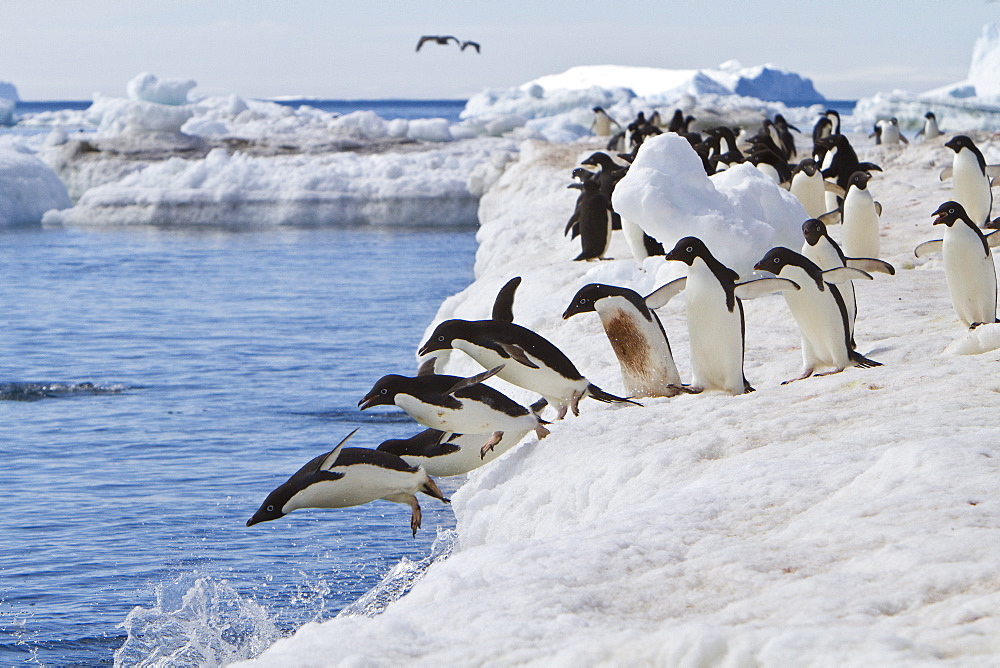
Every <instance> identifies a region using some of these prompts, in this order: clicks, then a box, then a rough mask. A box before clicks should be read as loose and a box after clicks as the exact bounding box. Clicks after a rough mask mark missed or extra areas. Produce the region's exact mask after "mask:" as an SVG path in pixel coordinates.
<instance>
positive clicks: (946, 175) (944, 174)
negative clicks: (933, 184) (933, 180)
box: [938, 167, 953, 181]
mask: <svg viewBox="0 0 1000 668" xmlns="http://www.w3.org/2000/svg"><path fill="white" fill-rule="evenodd" d="M952 171H953V170H952V168H951V167H945V168H944V169H942V170H941V175H940V176H939V177H938V178H939V179H941V180H942V181H947V180H948V179H950V178H951V174H952Z"/></svg>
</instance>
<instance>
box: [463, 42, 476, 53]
mask: <svg viewBox="0 0 1000 668" xmlns="http://www.w3.org/2000/svg"><path fill="white" fill-rule="evenodd" d="M467 46H471V47H472V48H473V49H475V50H476V53H479V42H472V41H469V40H466V41H464V42H462V51H465V47H467Z"/></svg>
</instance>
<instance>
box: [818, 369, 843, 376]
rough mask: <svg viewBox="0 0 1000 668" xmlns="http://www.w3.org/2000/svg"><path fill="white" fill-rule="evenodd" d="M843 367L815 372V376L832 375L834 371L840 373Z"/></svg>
mask: <svg viewBox="0 0 1000 668" xmlns="http://www.w3.org/2000/svg"><path fill="white" fill-rule="evenodd" d="M841 371H843V369H834V370H833V371H824V372H823V373H817V374H815V375H816V376H832V375H833V374H835V373H840V372H841Z"/></svg>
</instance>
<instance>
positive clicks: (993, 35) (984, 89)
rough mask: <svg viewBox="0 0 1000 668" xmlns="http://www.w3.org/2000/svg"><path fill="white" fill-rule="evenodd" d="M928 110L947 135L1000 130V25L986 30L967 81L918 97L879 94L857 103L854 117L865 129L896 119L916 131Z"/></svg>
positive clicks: (900, 93)
mask: <svg viewBox="0 0 1000 668" xmlns="http://www.w3.org/2000/svg"><path fill="white" fill-rule="evenodd" d="M928 111H933V112H934V113H935V114H936V115H937V118H938V124H939V125H940V127H941V129H942V130H943V131H945V132H952V133H957V132H969V131H971V130H993V131H997V130H1000V24H996V23H991V24H987V25H985V26H984V27H983V32H982V34H981V35H980V37H979V38H978V39H977V40H976V43H975V46H974V47H973V49H972V62H971V63H970V65H969V74H968V76H967V77H966V78H965V80H963V81H959V82H957V83H953V84H949V85H947V86H943V87H941V88H935V89H934V90H930V91H927V92H925V93H921V94H919V95H913V94H911V93H908V92H906V91H899V90H897V91H892V92H884V93H878V94H876V95H874V96H872V97H868V98H863V99H861V100H858V104H857V106H856V107H855V109H854V116H855V119H856V120H859V121H861V122H862V123H863V124H864V125H865V126H870V125H871V124H873V123H874V122H875V121H877V120H879V119H882V118H891V117H893V116H895V117H896V118H898V119H899V122H900V125H901V126H902V127H903V128H905V129H910V130H915V129H917V128H919V127H922V126H923V116H924V114H925V113H927V112H928Z"/></svg>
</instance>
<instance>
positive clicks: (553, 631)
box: [246, 137, 1000, 666]
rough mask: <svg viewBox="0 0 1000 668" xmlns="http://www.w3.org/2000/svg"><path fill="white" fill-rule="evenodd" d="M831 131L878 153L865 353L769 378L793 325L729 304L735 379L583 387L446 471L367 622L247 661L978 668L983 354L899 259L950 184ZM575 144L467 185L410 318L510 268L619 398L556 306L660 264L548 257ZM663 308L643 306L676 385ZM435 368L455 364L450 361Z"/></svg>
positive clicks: (602, 365) (540, 149)
mask: <svg viewBox="0 0 1000 668" xmlns="http://www.w3.org/2000/svg"><path fill="white" fill-rule="evenodd" d="M854 139H855V146H857V147H858V148H859V154H860V158H861V159H862V160H872V161H874V162H878V163H879V164H881V165H882V166H883V168H884V169H885V172H884V174H881V175H878V176H876V178H875V179H874V180H873V181H872V183H871V184H870V186H869V187H870V188H871V189H872V191H873V194H874V195H875V197H876V198H877V199H878V200H880V201H881V202H882V204H883V205H884V210H883V216H882V227H883V230H882V231H883V239H882V248H883V249H884V252H885V254H886V255H885V259H887V260H889V261H890V262H892V263H893V264H894V265H895V266H896V267H897V269H898V273H897V275H896V276H894V277H889V276H878V277H876V280H874V281H870V282H869V281H866V282H864V283H863V284H859V285H858V286H857V291H858V306H859V313H858V321H857V338H858V341H859V344H860V350H861V351H862V352H863V353H864V354H866V355H869V356H871V357H872V358H874V359H877V360H879V361H882V362H884V363H885V366H884V367H879V368H875V369H856V368H852V369H848V370H846V371H844V372H843V373H841V374H837V375H832V376H826V377H818V378H810V379H807V380H803V381H799V382H796V383H792V384H790V385H786V386H783V385H781V384H780V382H781V381H782V380H786V379H788V378H790V377H792V376H793V375H795V374H796V373H797V371H798V368H799V365H800V363H801V362H800V352H799V345H800V343H799V336H798V331H797V328H796V326H795V324H794V321H793V320H792V317H791V315H790V314H789V312H788V309H787V307H786V305H785V303H784V300H783V299H782V298H781V297H780V296H773V297H766V298H761V299H757V300H754V301H750V302H746V303H745V307H746V318H747V326H746V344H747V351H746V375H747V377H748V378H749V380H750V381H751V383H753V385H754V386H755V387H757V391H756V392H754V393H752V394H748V395H743V396H738V397H730V396H726V395H723V394H721V393H706V394H702V395H698V396H687V395H681V396H679V397H675V398H671V399H653V400H647V401H645V402H644V403H645V404H646V405H645V406H644V407H642V408H639V407H631V406H609V405H604V404H598V403H597V402H594V401H585V402H584V403H583V405H582V406H581V415H580V416H579V417H576V418H574V417H569V418H567V419H565V420H563V421H561V422H558V423H556V424H554V425H552V434H551V436H549V437H548V438H546V439H545V440H544V441H541V442H538V441H536V440H535V439H534V438H533V437H532V438H529V439H528V441H527V442H526V443H524V444H522V445H521V446H520V447H518V448H515V449H514V450H513V451H511V452H509V453H508V454H507V455H505V456H504V457H502V458H500V459H498V460H497V461H496V462H494V463H492V464H491V465H489V466H487V467H484V468H482V469H479V470H478V471H475V472H473V474H471V475H470V476H469V478H468V481H467V482H466V483H465V485H464V486H463V487H462V488H461V489H460V490H459V491H458V492H457V493H456V494H455V495H454V497H453V507H454V509H455V514H456V517H457V531H458V541H457V544H456V546H455V548H454V552H453V554H452V556H451V557H449V558H448V559H447V560H444V561H438V562H436V563H434V564H433V565H431V567H430V568H429V569H428V571H427V573H426V575H425V576H424V578H423V579H422V580H421V581H420V582H418V583H416V585H415V586H414V587H413V588H412V590H411V591H410V593H409V594H407V595H406V596H404V597H403V598H401V599H400V600H398V601H396V602H394V603H392V604H390V605H389V606H388V607H387V609H386V610H385V612H384V613H382V614H381V615H379V616H375V617H341V618H337V619H334V620H331V621H328V622H325V623H322V624H308V625H306V626H304V627H302V628H301V629H299V631H298V632H297V633H296V634H295V635H294V636H292V637H290V638H288V639H285V640H281V641H279V642H278V643H276V644H275V645H274V646H273V647H271V649H269V650H268V651H267V652H265V653H264V654H263V655H262V656H261V657H260V658H259V659H257V660H256V661H254V662H249V663H248V664H246V665H250V664H252V665H257V666H304V665H342V666H358V665H371V666H383V665H399V664H404V663H405V664H407V665H418V666H431V665H435V666H437V665H484V664H490V665H511V664H527V665H556V666H570V665H598V664H599V665H643V664H646V665H658V666H680V665H685V666H693V665H724V666H737V665H757V666H788V665H838V666H862V665H923V664H931V663H933V664H934V665H950V666H972V665H984V664H988V663H991V662H993V661H994V660H995V657H996V656H997V655H998V653H1000V579H998V573H1000V552H998V551H997V549H996V547H997V545H998V544H1000V504H998V502H997V501H996V498H995V497H996V480H997V477H998V475H1000V428H998V427H997V421H996V419H995V413H996V410H997V405H998V402H1000V399H998V396H1000V395H998V392H1000V382H998V381H997V379H996V374H995V369H994V367H995V366H996V365H997V363H998V362H1000V352H997V351H995V350H994V351H990V352H983V353H982V354H978V355H960V354H955V353H954V352H952V351H949V350H946V348H948V347H949V346H950V345H951V344H952V343H953V342H955V341H960V340H965V339H966V338H967V336H966V333H965V331H964V330H963V328H962V326H961V325H960V324H959V323H958V322H957V319H956V317H955V315H954V312H953V311H952V308H951V305H950V301H949V297H948V290H947V287H946V284H945V278H944V273H943V264H942V261H941V260H940V259H935V258H931V259H921V260H916V259H914V258H913V248H914V246H916V245H917V243H919V242H921V241H924V240H926V239H929V238H934V237H935V236H936V230H935V229H934V228H933V226H932V225H931V222H932V219H931V216H930V213H931V212H932V211H934V209H935V208H936V207H937V205H938V204H939V203H940V202H942V201H945V200H946V199H949V198H950V195H951V191H950V188H951V186H950V184H949V183H942V182H940V181H939V180H938V178H937V174H938V172H939V171H940V168H941V167H942V166H944V165H947V164H950V161H951V157H950V155H949V152H948V151H947V149H943V148H941V147H940V146H939V145H936V144H926V145H911V146H909V147H908V148H907V149H906V150H905V151H898V150H897V151H887V150H884V147H872V146H870V145H868V144H867V143H866V142H861V141H859V139H860V138H859V137H855V138H854ZM977 139H980V140H981V141H982V143H983V145H985V146H987V147H988V148H989V149H990V150H995V149H996V148H997V147H996V146H995V145H994V144H993V143H992V142H988V141H986V140H985V139H984V138H977ZM591 148H593V147H592V146H588V147H584V146H580V145H578V146H575V147H570V146H558V145H556V146H554V145H546V144H541V143H528V144H526V145H525V146H524V147H522V150H521V152H520V159H519V160H518V161H517V162H515V163H513V164H511V165H510V166H509V167H508V168H507V170H506V172H505V173H504V174H503V176H501V177H500V179H499V180H498V181H497V182H496V184H495V185H494V186H493V187H492V188H491V189H490V190H489V191H488V192H487V193H486V194H485V195H484V197H483V199H482V203H481V207H480V217H481V228H480V231H479V235H478V238H479V242H480V248H479V252H478V254H477V259H476V281H475V282H474V283H473V284H472V285H470V286H469V287H468V288H467V289H466V290H464V291H463V292H461V293H459V294H457V295H455V296H453V297H452V298H450V299H448V300H446V301H445V302H444V304H442V306H441V309H440V311H439V313H438V316H437V318H436V319H435V320H436V321H438V320H442V319H445V318H449V317H463V318H482V317H486V316H487V314H488V313H489V312H490V308H491V305H492V301H493V297H494V296H495V294H496V291H497V290H498V289H499V287H500V286H501V285H502V284H503V283H504V282H505V281H506V280H507V279H508V278H510V277H511V276H513V275H520V276H522V277H523V282H522V284H521V287H520V289H519V292H518V295H517V299H516V301H515V304H514V316H515V320H516V321H517V322H519V323H521V324H523V325H525V326H528V327H530V328H532V329H535V330H536V331H538V332H539V333H541V334H543V335H544V336H546V337H547V338H549V339H550V340H552V341H553V342H554V343H555V344H556V345H558V346H559V347H561V348H562V349H563V350H564V351H565V352H567V354H568V355H569V356H570V357H571V358H572V359H574V360H575V361H576V363H577V365H578V366H579V367H580V368H581V370H582V371H583V372H584V373H585V374H587V376H588V377H589V378H590V379H591V380H593V381H594V382H596V383H597V384H598V385H600V386H602V387H604V388H606V389H607V390H608V391H611V392H618V391H620V390H621V380H620V377H619V375H618V374H619V370H618V364H617V361H616V360H615V358H614V354H613V352H612V350H611V347H610V345H609V343H608V341H607V338H606V337H605V335H604V332H603V330H602V329H601V325H600V323H599V320H598V318H596V317H590V318H588V317H585V316H576V317H574V318H571V319H570V320H568V321H563V320H561V319H560V314H561V312H562V311H563V309H564V308H565V307H566V305H567V304H568V302H569V300H570V298H571V297H572V296H573V294H574V293H575V291H576V290H577V289H578V288H579V287H581V286H582V285H584V284H586V283H589V282H603V283H611V284H616V285H624V286H629V287H632V288H633V289H636V290H637V291H638V292H640V293H642V294H646V293H648V292H650V291H651V290H653V289H654V288H655V287H657V286H658V285H660V284H662V283H663V282H664V281H665V279H666V278H667V276H666V275H665V272H664V271H662V270H661V268H663V267H664V266H666V265H675V264H679V263H666V262H664V261H663V260H662V259H657V258H649V259H647V260H646V261H645V262H644V264H643V266H642V267H641V268H640V267H637V266H636V264H635V262H634V261H633V260H631V259H630V258H629V256H628V251H627V249H626V246H625V244H624V242H623V240H622V239H621V238H620V237H619V236H617V235H616V236H615V239H614V241H613V244H612V248H611V252H610V254H611V255H612V256H614V257H616V258H625V259H618V260H612V261H605V262H592V263H588V262H572V261H571V258H572V257H574V256H575V254H576V253H577V252H578V250H579V247H578V243H576V242H571V241H569V240H568V239H565V238H564V237H563V234H562V229H563V226H564V225H565V221H566V218H567V217H568V216H569V214H570V212H571V210H572V205H573V201H574V199H575V197H574V191H572V190H567V189H566V184H567V183H568V182H569V181H570V179H569V173H570V170H571V168H572V167H573V166H575V164H577V161H579V160H580V159H581V158H582V157H585V156H586V155H588V154H589V152H590V149H591ZM643 150H645V149H643ZM678 169H680V168H678ZM738 177H739V175H733V177H732V178H734V179H735V178H738ZM743 178H747V179H749V175H748V174H744V175H743ZM691 180H693V179H691ZM750 183H751V185H748V186H747V188H748V190H753V191H759V189H758V188H757V186H754V185H752V182H750ZM647 184H648V185H650V187H651V186H652V178H651V177H650V178H649V179H648V180H647ZM689 185H690V184H689ZM714 185H715V190H714V193H715V194H712V193H713V190H712V189H711V188H709V187H708V186H707V185H705V187H704V192H705V195H704V198H705V201H706V204H707V208H709V209H713V208H719V209H721V208H723V207H724V206H725V204H724V202H723V200H722V197H721V195H720V194H719V191H723V192H724V191H725V189H726V188H732V187H735V186H736V184H735V183H730V184H725V186H720V185H718V184H714ZM651 196H652V193H651ZM691 197H692V199H693V198H695V197H696V196H695V195H693V194H692V195H691ZM832 234H834V235H838V234H839V230H838V229H837V228H836V227H834V228H833V229H832ZM720 254H721V253H720ZM671 273H677V272H675V271H671ZM683 301H684V299H683V295H682V296H680V297H678V298H677V299H675V300H673V301H671V302H670V303H669V304H668V305H666V306H665V307H664V308H662V309H660V317H661V319H662V320H663V324H664V327H665V329H666V331H667V333H668V335H669V336H670V338H671V340H672V344H673V350H674V355H675V356H676V359H677V364H678V367H679V368H680V370H681V375H682V377H684V378H689V377H690V364H689V359H688V353H687V351H688V342H687V338H686V337H687V328H686V326H685V323H684V304H683ZM434 324H435V323H430V325H429V327H428V329H430V328H431V327H433V326H434ZM983 336H985V334H984V335H983ZM980 338H982V337H980ZM979 343H980V344H983V343H986V341H985V340H980V341H979ZM447 370H448V372H451V373H466V372H469V371H474V370H476V366H475V364H474V363H472V362H471V361H470V360H468V359H465V358H464V357H463V356H462V355H460V354H457V353H456V354H453V355H451V358H450V361H449V366H448V368H447ZM385 371H386V372H389V371H405V370H389V369H387V370H385ZM490 382H491V383H492V382H493V381H490ZM497 387H502V388H503V389H505V390H507V391H509V392H510V393H511V395H512V396H515V397H517V398H519V399H521V400H524V399H526V398H530V397H528V396H526V395H527V393H525V392H523V391H517V390H514V389H511V388H509V386H507V385H505V384H502V383H499V382H498V383H497Z"/></svg>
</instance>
